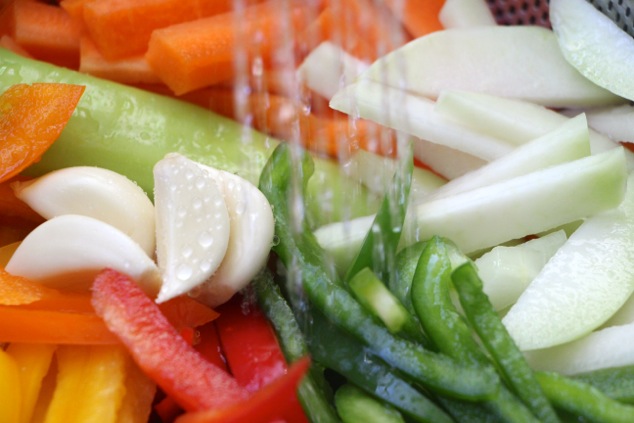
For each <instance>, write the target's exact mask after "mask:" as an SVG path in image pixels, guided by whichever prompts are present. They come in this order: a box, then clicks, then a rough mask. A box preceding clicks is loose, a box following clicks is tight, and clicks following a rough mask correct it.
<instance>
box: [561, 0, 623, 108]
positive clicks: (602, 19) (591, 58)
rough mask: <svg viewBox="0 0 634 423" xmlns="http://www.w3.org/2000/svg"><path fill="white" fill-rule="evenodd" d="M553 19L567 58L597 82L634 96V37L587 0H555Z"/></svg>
mask: <svg viewBox="0 0 634 423" xmlns="http://www.w3.org/2000/svg"><path fill="white" fill-rule="evenodd" d="M550 20H551V23H552V27H553V31H554V33H555V34H556V37H557V41H558V43H559V46H560V48H561V51H562V53H563V56H564V57H565V58H566V60H567V61H568V62H569V63H570V64H571V65H572V66H574V67H575V68H576V69H577V70H578V71H579V72H580V73H581V74H582V75H584V76H585V77H586V78H588V80H590V81H592V82H594V83H595V84H597V86H601V87H604V88H605V89H607V90H609V91H611V92H613V93H615V94H616V95H619V96H622V97H624V98H626V99H628V100H634V77H633V76H632V66H633V65H634V59H633V57H634V40H632V37H631V36H630V35H629V34H627V33H626V32H625V31H623V30H622V29H621V28H619V27H618V26H617V25H616V24H615V23H614V22H612V20H611V19H610V18H608V17H607V16H605V15H604V14H603V13H601V12H600V11H599V10H597V9H596V8H595V7H594V6H593V5H592V4H590V3H589V2H587V1H585V0H551V2H550Z"/></svg>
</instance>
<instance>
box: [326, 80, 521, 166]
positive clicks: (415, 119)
mask: <svg viewBox="0 0 634 423" xmlns="http://www.w3.org/2000/svg"><path fill="white" fill-rule="evenodd" d="M435 104H436V103H435V102H434V101H432V100H430V99H428V98H424V97H420V96H417V95H413V94H410V93H407V92H404V91H402V90H399V89H395V88H390V87H388V86H385V85H382V84H380V83H378V82H375V81H371V80H367V79H366V80H358V81H357V82H354V83H352V84H350V85H348V86H346V87H345V88H344V89H342V90H341V91H339V92H338V93H337V94H336V95H335V96H334V97H333V98H332V99H331V100H330V107H332V108H333V109H335V110H338V111H341V112H344V113H347V114H348V115H351V116H353V117H361V118H364V119H368V120H372V121H374V122H377V123H380V124H382V125H385V126H387V127H389V128H393V129H397V130H399V131H401V132H404V133H406V134H410V135H413V136H415V137H417V138H421V139H423V140H427V141H430V142H433V143H437V144H441V145H445V146H447V147H450V148H453V149H456V150H459V151H463V152H465V153H468V154H470V155H473V156H475V157H479V158H481V159H484V160H486V161H490V160H493V159H496V158H498V157H501V156H503V155H504V154H507V153H508V152H509V151H511V150H512V148H513V146H512V145H510V144H509V143H507V142H505V141H501V140H498V139H496V138H493V137H489V136H486V135H482V134H480V133H478V132H475V131H472V130H470V129H468V128H465V127H461V126H460V125H456V124H455V122H453V121H451V120H448V119H446V118H444V117H443V116H441V115H440V114H438V113H437V112H436V111H435Z"/></svg>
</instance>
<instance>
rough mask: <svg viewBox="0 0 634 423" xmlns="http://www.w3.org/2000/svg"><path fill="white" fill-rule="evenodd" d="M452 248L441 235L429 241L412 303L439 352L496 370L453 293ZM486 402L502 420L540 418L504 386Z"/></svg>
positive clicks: (417, 272) (414, 281) (417, 274)
mask: <svg viewBox="0 0 634 423" xmlns="http://www.w3.org/2000/svg"><path fill="white" fill-rule="evenodd" d="M452 248H454V247H453V246H452V245H450V244H449V242H448V241H446V240H443V239H442V238H440V237H433V238H432V239H431V240H429V241H428V242H427V244H426V246H425V248H424V249H423V251H422V253H421V255H420V259H419V261H418V266H417V268H416V270H415V273H414V277H413V280H412V288H411V297H412V304H413V306H414V309H415V310H416V313H417V315H418V317H419V320H420V322H421V324H422V325H423V328H424V330H425V332H426V333H427V334H428V335H429V337H430V339H431V341H432V342H433V343H434V344H435V345H436V347H437V348H438V350H439V351H440V352H443V353H445V354H447V355H449V356H451V357H453V358H455V359H456V360H458V361H465V362H470V363H474V364H475V365H478V366H481V367H482V368H483V369H484V368H486V369H490V371H495V369H494V368H493V366H492V364H491V362H490V361H489V359H488V357H487V356H486V355H485V354H484V352H483V351H482V350H481V348H480V345H479V344H478V343H477V342H476V340H475V338H474V334H473V332H472V330H471V328H470V327H469V326H468V324H467V322H466V321H465V319H464V317H463V316H462V315H461V314H460V313H459V312H458V310H457V308H456V306H455V304H454V301H453V299H452V297H451V274H452V271H453V266H452V263H451V259H450V252H451V249H452ZM485 406H486V407H487V408H488V409H490V410H491V412H493V413H494V414H495V415H497V416H499V418H500V419H502V420H503V421H507V422H533V423H537V421H538V420H537V419H536V418H535V417H534V416H533V414H532V413H531V412H530V410H528V409H527V408H526V406H524V404H523V403H522V402H521V401H518V399H517V398H516V397H515V396H514V395H513V394H512V393H511V392H510V391H509V390H508V389H507V388H506V387H505V386H502V387H501V388H500V392H499V393H498V395H497V396H495V397H494V398H492V399H491V400H489V401H487V402H486V403H485Z"/></svg>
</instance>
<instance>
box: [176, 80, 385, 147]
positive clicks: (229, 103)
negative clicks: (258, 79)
mask: <svg viewBox="0 0 634 423" xmlns="http://www.w3.org/2000/svg"><path fill="white" fill-rule="evenodd" d="M180 98H181V99H183V100H185V101H189V102H192V103H194V104H197V105H199V106H201V107H206V108H208V109H210V110H212V111H214V112H216V113H218V114H221V115H223V116H226V117H230V118H232V119H236V120H239V121H241V122H243V123H245V124H250V125H252V126H253V127H254V128H255V129H258V130H259V131H262V132H265V133H267V134H269V135H271V136H274V137H277V138H280V139H282V140H286V141H294V142H300V143H301V144H302V145H304V146H305V147H306V148H308V149H310V150H312V151H315V152H317V153H321V154H326V155H329V156H331V157H339V155H340V154H346V153H349V152H351V151H354V150H356V149H357V148H363V149H366V150H370V151H373V152H380V153H382V154H386V155H390V154H394V152H395V138H394V134H393V131H390V130H388V129H385V128H383V127H381V126H380V125H377V124H375V123H373V122H370V121H366V120H360V119H359V120H356V121H355V122H350V120H349V119H348V117H338V116H337V117H335V116H331V117H320V116H316V115H314V114H307V113H306V112H304V111H303V107H302V106H301V104H299V103H298V102H296V101H294V100H292V99H290V98H288V97H284V96H280V95H274V94H269V93H265V92H264V93H263V92H259V93H254V94H250V95H249V96H248V97H246V98H245V99H244V101H243V104H242V105H241V107H242V109H243V110H240V108H238V109H236V104H237V102H236V97H235V95H234V92H233V91H232V90H230V89H222V88H209V89H206V90H198V91H195V92H192V93H189V94H185V95H183V96H180Z"/></svg>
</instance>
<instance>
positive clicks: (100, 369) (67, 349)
mask: <svg viewBox="0 0 634 423" xmlns="http://www.w3.org/2000/svg"><path fill="white" fill-rule="evenodd" d="M56 356H57V366H58V373H57V386H56V388H55V392H54V393H53V398H52V400H51V403H50V405H49V408H48V410H47V413H46V418H45V420H44V421H45V423H93V422H94V423H116V422H117V414H118V412H119V409H120V407H121V403H122V400H123V397H124V395H125V375H126V367H127V364H128V363H127V360H128V357H129V356H128V355H127V353H126V352H125V350H124V349H123V347H122V346H119V345H110V346H60V347H59V348H58V349H57V353H56Z"/></svg>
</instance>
